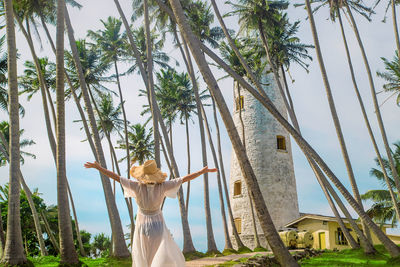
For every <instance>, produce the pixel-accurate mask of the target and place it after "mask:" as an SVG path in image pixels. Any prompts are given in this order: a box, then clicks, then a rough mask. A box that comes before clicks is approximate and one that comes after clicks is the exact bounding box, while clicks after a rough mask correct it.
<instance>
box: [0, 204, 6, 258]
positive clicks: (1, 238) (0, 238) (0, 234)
mask: <svg viewBox="0 0 400 267" xmlns="http://www.w3.org/2000/svg"><path fill="white" fill-rule="evenodd" d="M0 213H1V204H0ZM0 245H1V248H0V259H1V258H3V253H4V247H5V245H6V236H5V235H4V229H3V220H2V218H1V216H0Z"/></svg>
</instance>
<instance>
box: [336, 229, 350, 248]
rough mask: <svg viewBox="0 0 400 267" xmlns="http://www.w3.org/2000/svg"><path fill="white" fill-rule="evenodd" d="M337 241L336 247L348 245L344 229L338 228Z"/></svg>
mask: <svg viewBox="0 0 400 267" xmlns="http://www.w3.org/2000/svg"><path fill="white" fill-rule="evenodd" d="M335 241H336V245H342V246H346V245H348V243H347V239H346V238H345V236H344V234H343V232H342V229H340V228H338V229H337V231H335Z"/></svg>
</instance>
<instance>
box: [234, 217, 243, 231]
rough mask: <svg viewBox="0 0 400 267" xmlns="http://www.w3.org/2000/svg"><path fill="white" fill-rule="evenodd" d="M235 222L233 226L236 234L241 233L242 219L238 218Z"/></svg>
mask: <svg viewBox="0 0 400 267" xmlns="http://www.w3.org/2000/svg"><path fill="white" fill-rule="evenodd" d="M234 222H235V226H236V230H237V232H238V234H241V233H242V219H240V218H236V219H234Z"/></svg>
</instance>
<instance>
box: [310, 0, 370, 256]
mask: <svg viewBox="0 0 400 267" xmlns="http://www.w3.org/2000/svg"><path fill="white" fill-rule="evenodd" d="M307 1H308V0H307ZM307 9H308V6H307ZM311 16H313V15H312V13H311V10H310V12H308V17H309V20H310V24H313V23H312V22H314V20H312V22H311V18H310V17H311ZM314 26H315V25H314ZM311 27H312V34H313V39H314V44H315V49H316V51H317V58H318V62H319V67H320V70H321V74H322V80H323V82H324V85H325V90H326V95H327V98H328V103H329V108H330V111H331V115H332V119H333V123H334V125H335V129H336V135H337V137H338V140H339V144H340V149H341V151H342V156H343V159H344V162H345V165H346V170H347V175H348V177H349V180H350V184H351V188H352V190H353V195H354V198H355V200H356V201H357V202H358V204H359V205H360V207H361V208H362V209H363V206H362V201H361V197H360V193H359V191H358V187H357V182H356V180H355V177H354V172H353V167H352V165H351V162H350V157H349V154H348V151H347V147H346V143H345V140H344V137H343V132H342V128H341V125H340V121H339V117H338V115H337V111H336V106H335V101H334V99H333V96H332V91H331V87H330V84H329V81H328V75H327V72H326V69H325V65H324V60H323V57H322V52H321V48H320V45H319V41H318V38H317V32H316V29H315V27H313V26H311ZM361 223H362V226H363V229H364V233H366V235H367V238H368V240H369V241H371V235H370V232H369V229H368V227H367V225H366V223H365V221H364V220H361ZM368 248H370V249H368ZM364 249H365V252H366V253H373V251H374V249H373V247H372V246H366V247H365V248H364Z"/></svg>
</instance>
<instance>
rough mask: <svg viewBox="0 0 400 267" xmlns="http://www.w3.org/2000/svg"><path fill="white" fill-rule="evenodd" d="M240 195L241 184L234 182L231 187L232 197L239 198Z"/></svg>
mask: <svg viewBox="0 0 400 267" xmlns="http://www.w3.org/2000/svg"><path fill="white" fill-rule="evenodd" d="M241 194H242V182H241V181H236V182H235V183H234V185H233V195H234V196H239V195H241Z"/></svg>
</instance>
